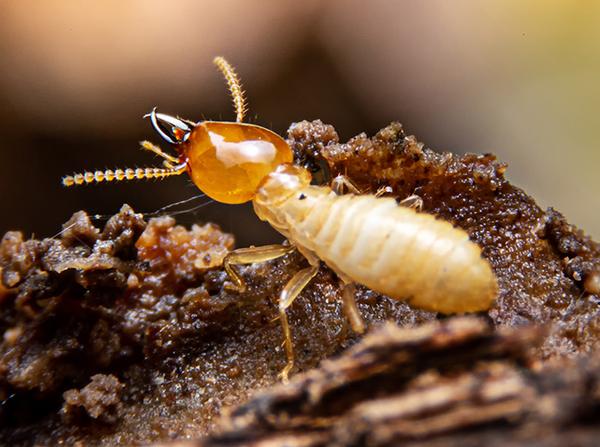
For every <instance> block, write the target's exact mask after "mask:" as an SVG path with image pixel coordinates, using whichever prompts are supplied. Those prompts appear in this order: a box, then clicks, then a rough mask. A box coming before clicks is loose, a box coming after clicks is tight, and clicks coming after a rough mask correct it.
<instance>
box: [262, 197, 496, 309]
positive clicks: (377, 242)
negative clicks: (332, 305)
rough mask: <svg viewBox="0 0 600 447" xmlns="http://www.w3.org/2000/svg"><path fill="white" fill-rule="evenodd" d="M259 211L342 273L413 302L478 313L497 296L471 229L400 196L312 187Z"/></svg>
mask: <svg viewBox="0 0 600 447" xmlns="http://www.w3.org/2000/svg"><path fill="white" fill-rule="evenodd" d="M260 214H262V215H263V216H264V215H265V214H267V215H268V218H267V220H268V221H269V222H270V223H271V224H272V225H273V226H274V227H275V228H276V229H278V230H279V231H281V232H282V233H283V234H284V235H286V236H287V237H289V238H290V239H291V241H292V242H294V243H296V244H298V245H300V246H302V247H305V248H307V249H308V250H311V251H312V252H314V253H315V254H316V255H317V256H319V258H321V259H322V260H323V261H324V262H325V263H326V264H327V265H329V266H330V267H331V268H332V269H333V270H334V271H336V272H337V273H338V274H339V275H340V276H341V277H342V278H346V279H349V280H352V281H354V282H357V283H360V284H363V285H365V286H367V287H369V288H371V289H373V290H375V291H377V292H380V293H382V294H385V295H388V296H390V297H392V298H395V299H401V300H407V301H408V302H409V303H410V304H411V305H412V306H415V307H419V308H422V309H427V310H434V311H438V312H443V313H460V312H474V311H480V310H486V309H488V308H489V307H490V305H491V304H492V302H493V300H494V299H495V297H496V293H497V283H496V278H495V276H494V274H493V272H492V270H491V267H490V265H489V264H488V262H487V261H486V260H485V259H483V258H482V257H481V249H480V248H479V246H478V245H477V244H475V243H474V242H471V241H470V240H469V237H468V235H467V233H466V232H465V231H463V230H461V229H458V228H454V227H453V226H452V225H451V224H450V223H449V222H446V221H443V220H439V219H436V218H435V217H434V216H432V215H430V214H425V213H417V212H416V211H414V210H412V209H410V208H406V207H402V206H398V205H397V203H396V201H395V200H394V199H393V198H377V197H375V196H373V195H360V196H355V195H342V196H338V195H336V194H334V193H333V192H331V189H330V188H327V187H319V186H309V187H306V188H302V190H299V191H298V193H297V194H295V195H294V196H292V197H290V198H289V199H287V200H285V201H283V202H282V203H279V204H277V205H273V206H271V207H270V209H269V210H268V212H267V213H264V212H263V213H259V215H260Z"/></svg>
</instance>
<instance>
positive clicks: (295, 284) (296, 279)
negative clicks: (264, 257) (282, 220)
mask: <svg viewBox="0 0 600 447" xmlns="http://www.w3.org/2000/svg"><path fill="white" fill-rule="evenodd" d="M310 261H311V260H310V259H309V262H310ZM318 272H319V263H318V261H317V262H315V263H314V264H313V263H312V262H311V266H310V267H306V268H304V269H302V270H300V271H299V272H297V273H296V274H295V275H294V276H292V279H290V280H289V282H288V283H287V284H286V285H285V287H284V288H283V290H282V291H281V295H280V296H279V319H280V321H281V328H282V329H283V338H284V346H285V355H286V357H287V364H286V365H285V368H283V370H282V371H281V373H279V376H280V377H281V380H282V381H283V382H284V383H286V382H287V381H288V375H289V373H290V371H291V370H292V368H293V367H294V344H293V342H292V332H291V330H290V324H289V322H288V318H287V313H286V311H287V308H288V307H290V306H291V305H292V303H293V302H294V300H295V299H296V298H297V297H298V295H300V292H302V290H303V289H304V288H305V287H306V285H307V284H308V283H309V282H310V280H311V279H313V278H314V277H315V275H316V274H317V273H318Z"/></svg>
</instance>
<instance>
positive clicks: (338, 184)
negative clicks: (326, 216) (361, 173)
mask: <svg viewBox="0 0 600 447" xmlns="http://www.w3.org/2000/svg"><path fill="white" fill-rule="evenodd" d="M344 188H346V189H347V190H348V192H351V193H352V194H360V193H361V191H360V189H358V187H357V186H356V185H355V184H354V182H352V180H350V179H349V178H348V177H347V176H345V175H343V174H338V175H337V176H335V178H334V179H333V180H332V181H331V189H333V192H335V193H336V194H337V195H338V196H339V195H342V194H344Z"/></svg>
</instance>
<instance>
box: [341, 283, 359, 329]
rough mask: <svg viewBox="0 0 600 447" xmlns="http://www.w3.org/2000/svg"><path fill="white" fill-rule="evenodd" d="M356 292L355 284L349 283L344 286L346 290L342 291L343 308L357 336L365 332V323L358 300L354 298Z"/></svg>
mask: <svg viewBox="0 0 600 447" xmlns="http://www.w3.org/2000/svg"><path fill="white" fill-rule="evenodd" d="M355 292H356V286H355V285H354V283H352V282H347V283H345V284H344V288H343V289H342V306H343V309H344V314H345V315H346V318H347V319H348V321H349V322H350V326H352V330H353V331H354V332H356V333H357V334H362V333H363V332H365V323H364V322H363V319H362V317H361V316H360V311H359V310H358V306H357V305H356V299H355V298H354V294H355Z"/></svg>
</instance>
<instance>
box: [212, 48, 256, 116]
mask: <svg viewBox="0 0 600 447" xmlns="http://www.w3.org/2000/svg"><path fill="white" fill-rule="evenodd" d="M213 62H214V63H215V65H216V66H217V67H218V68H219V70H221V73H223V76H225V80H226V81H227V86H228V87H229V92H230V93H231V99H232V100H233V106H234V107H235V113H236V121H237V122H238V123H241V122H242V121H244V116H245V115H246V111H247V110H248V106H247V104H246V97H245V93H244V89H243V88H242V83H241V82H240V78H239V77H238V75H237V73H236V72H235V70H234V69H233V67H232V66H231V64H230V63H229V62H227V61H226V60H225V59H224V58H222V57H221V56H217V57H215V58H214V59H213Z"/></svg>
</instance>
